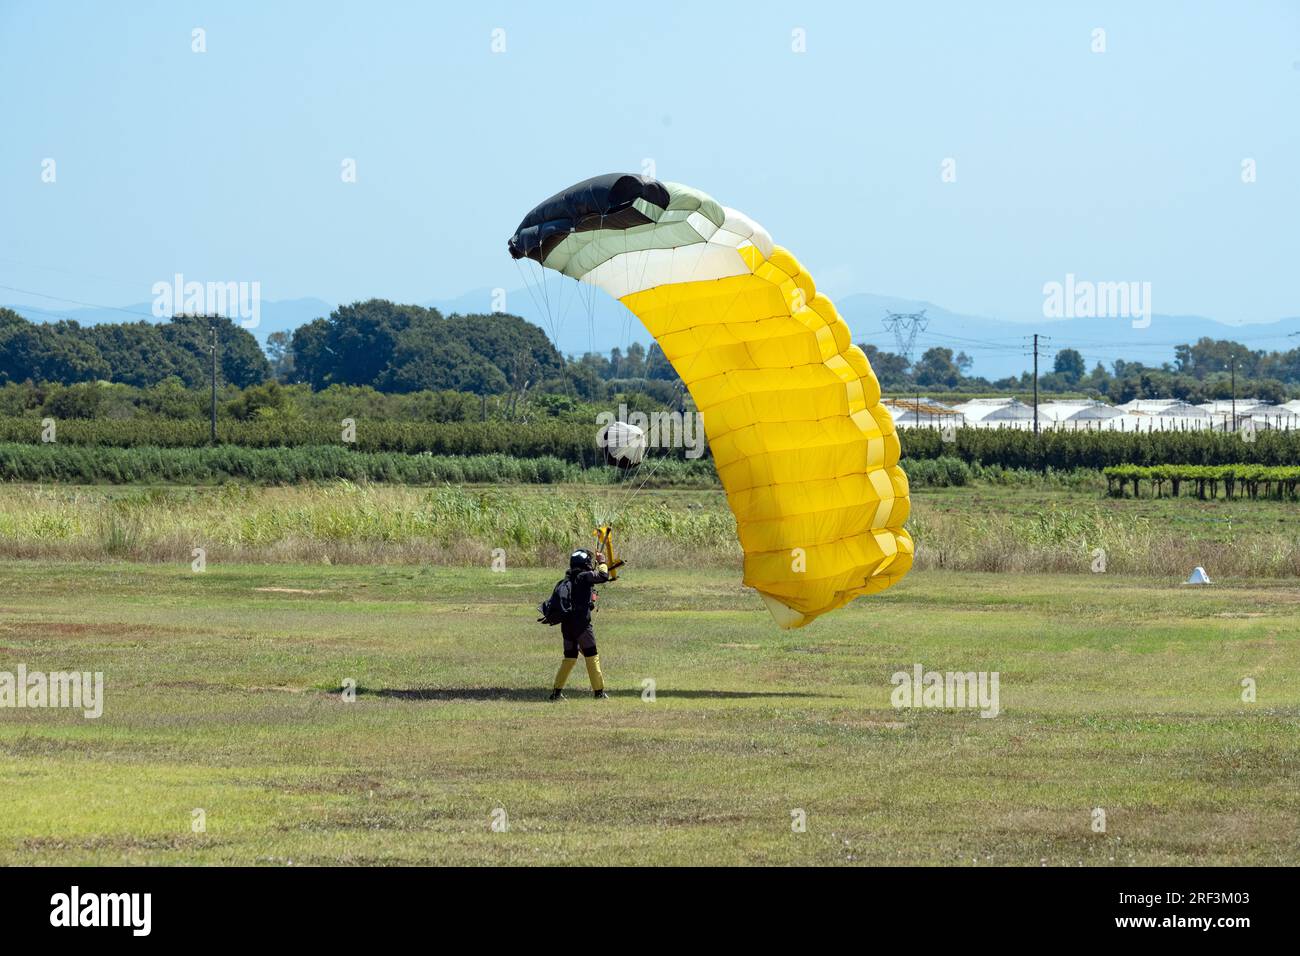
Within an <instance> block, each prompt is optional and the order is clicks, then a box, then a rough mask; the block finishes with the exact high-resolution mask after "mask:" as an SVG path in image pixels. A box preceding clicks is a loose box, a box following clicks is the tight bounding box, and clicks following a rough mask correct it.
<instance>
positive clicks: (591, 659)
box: [547, 548, 610, 700]
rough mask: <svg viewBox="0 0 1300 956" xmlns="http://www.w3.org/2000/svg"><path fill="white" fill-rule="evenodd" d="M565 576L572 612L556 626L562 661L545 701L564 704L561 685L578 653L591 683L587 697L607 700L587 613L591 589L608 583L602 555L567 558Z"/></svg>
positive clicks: (580, 554)
mask: <svg viewBox="0 0 1300 956" xmlns="http://www.w3.org/2000/svg"><path fill="white" fill-rule="evenodd" d="M566 576H567V577H568V579H569V582H570V588H571V590H570V601H571V604H572V610H571V611H570V613H569V614H568V615H566V616H565V618H564V620H563V621H561V622H560V634H561V636H562V637H563V638H564V660H563V661H561V662H560V669H559V670H558V671H556V673H555V687H554V689H553V690H552V691H551V696H550V697H549V698H547V699H548V700H565V699H566V698H565V696H564V693H563V692H564V684H565V682H566V681H567V680H568V679H569V672H570V671H572V670H573V665H574V664H576V663H577V661H578V652H579V651H582V656H583V659H584V661H585V662H586V664H587V677H588V678H589V679H590V680H591V694H592V696H593V697H594V698H595V699H596V700H608V699H609V694H607V693H605V675H604V674H602V673H601V670H600V654H599V653H597V651H596V634H595V632H594V631H593V630H592V626H591V610H592V607H593V605H594V604H595V598H594V594H595V592H594V591H593V588H594V587H595V585H597V584H604V583H605V582H606V581H608V580H610V577H609V568H608V567H607V566H606V564H605V553H604V552H603V551H597V552H596V554H595V556H594V564H593V555H592V553H591V552H590V551H587V550H586V549H585V548H579V549H578V550H577V551H575V552H573V554H571V555H569V570H568V571H567V572H566Z"/></svg>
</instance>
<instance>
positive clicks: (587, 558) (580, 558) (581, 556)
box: [569, 548, 591, 571]
mask: <svg viewBox="0 0 1300 956" xmlns="http://www.w3.org/2000/svg"><path fill="white" fill-rule="evenodd" d="M569 569H570V570H572V571H588V570H590V569H591V552H590V551H585V550H583V549H582V548H579V549H578V550H577V551H575V552H573V554H571V555H569Z"/></svg>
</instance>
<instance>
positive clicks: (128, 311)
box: [0, 285, 154, 319]
mask: <svg viewBox="0 0 1300 956" xmlns="http://www.w3.org/2000/svg"><path fill="white" fill-rule="evenodd" d="M0 289H7V290H8V291H10V292H21V293H22V294H23V295H34V296H36V297H37V298H38V299H50V300H52V301H54V302H68V303H71V304H72V305H80V306H84V307H86V308H88V309H108V310H109V311H111V312H123V313H125V314H126V315H138V316H142V317H144V318H146V319H152V318H154V316H152V315H150V314H149V313H148V312H136V311H135V310H134V309H122V308H119V307H118V306H115V305H103V304H101V303H99V302H82V301H81V300H80V299H69V298H66V297H64V296H60V295H46V294H45V293H44V292H33V291H32V290H31V289H18V288H15V287H14V286H11V285H0Z"/></svg>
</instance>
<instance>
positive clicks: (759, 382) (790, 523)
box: [510, 174, 913, 628]
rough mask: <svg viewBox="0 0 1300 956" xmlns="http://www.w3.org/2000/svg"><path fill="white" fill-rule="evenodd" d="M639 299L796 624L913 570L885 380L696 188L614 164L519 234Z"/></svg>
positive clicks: (529, 252) (584, 276) (741, 522)
mask: <svg viewBox="0 0 1300 956" xmlns="http://www.w3.org/2000/svg"><path fill="white" fill-rule="evenodd" d="M510 252H511V255H513V256H514V257H515V258H524V257H527V258H530V259H535V260H536V261H538V262H540V263H541V264H542V265H543V266H545V267H547V268H550V269H555V270H557V271H559V272H562V273H564V274H566V275H569V276H572V277H573V278H575V279H578V280H580V281H583V282H588V283H591V284H593V285H596V286H599V287H600V288H602V289H604V290H605V291H606V292H608V293H609V294H610V295H612V296H614V297H615V298H617V299H618V300H619V301H621V302H622V303H623V304H624V305H626V306H627V307H628V308H629V309H630V310H631V311H632V312H634V313H635V314H636V315H637V317H638V318H640V320H641V322H642V323H643V324H644V325H645V327H646V329H647V330H648V331H649V332H650V334H651V335H653V336H654V338H655V340H656V341H657V342H658V343H659V346H660V348H662V349H663V352H664V355H665V356H666V357H667V359H668V360H669V361H670V362H672V364H673V367H674V368H675V369H676V370H677V373H678V374H679V375H680V376H681V378H682V381H683V382H684V383H685V384H686V387H687V388H688V389H689V390H690V392H691V395H692V397H693V398H694V399H695V404H696V407H697V408H698V409H699V410H700V411H701V413H702V414H703V418H704V426H705V433H706V435H707V437H708V441H709V446H710V448H711V450H712V453H713V457H714V461H715V463H716V465H717V469H718V475H719V477H720V478H721V480H722V486H723V488H724V489H725V490H726V493H727V501H728V503H729V505H730V506H731V511H732V514H734V515H735V518H736V525H737V529H738V534H739V538H740V544H741V547H742V548H743V549H744V552H745V584H746V585H748V586H749V587H752V588H754V589H755V590H757V591H758V592H759V594H761V595H762V596H763V600H764V601H765V602H766V604H767V607H768V609H769V610H770V611H771V612H772V616H773V617H774V618H775V619H776V621H777V623H778V624H780V625H781V626H782V627H787V628H789V627H801V626H803V625H804V624H807V623H808V622H809V621H811V620H812V619H813V618H815V617H817V616H818V615H821V614H825V613H826V612H827V611H832V610H834V609H836V608H838V607H842V606H843V605H844V604H847V603H848V602H849V601H851V600H853V599H854V598H856V597H857V596H858V595H861V594H872V593H874V592H876V591H882V590H884V589H885V588H887V587H889V586H890V585H891V584H893V583H895V582H896V581H898V580H899V579H900V578H901V577H902V576H903V575H904V574H906V573H907V571H908V569H909V568H910V567H911V566H912V552H913V546H912V539H911V537H910V536H909V535H908V533H907V532H906V531H905V530H903V523H904V522H905V521H906V520H907V515H908V507H909V498H908V486H907V476H906V475H904V474H903V471H902V469H901V468H899V467H898V454H899V445H898V436H897V435H896V434H895V431H894V425H893V420H892V418H891V417H890V415H889V412H888V411H887V410H886V409H885V408H884V407H883V406H882V405H881V404H880V384H879V383H878V382H877V381H876V376H875V373H873V372H872V371H871V366H870V364H869V363H868V362H867V357H866V355H864V354H863V352H862V350H861V349H859V348H858V347H857V346H856V345H854V344H853V342H852V338H851V336H850V333H849V328H848V326H847V325H845V323H844V320H843V319H841V318H840V316H839V314H838V313H837V312H836V311H835V306H834V305H832V304H831V301H830V299H828V298H826V296H824V295H822V294H820V293H819V292H818V291H817V288H816V286H815V285H814V284H813V280H812V277H811V276H809V275H808V273H807V272H805V271H804V269H803V267H802V266H801V265H800V264H799V262H798V261H797V260H796V259H795V258H794V256H792V255H791V254H790V253H789V252H787V251H786V250H785V249H783V248H781V247H780V246H777V245H774V244H773V242H772V239H771V237H770V236H769V235H768V234H767V232H766V231H765V230H764V229H763V228H762V227H761V226H759V225H758V224H757V223H755V222H754V221H753V220H751V219H749V218H747V217H746V216H744V215H743V214H741V213H739V212H737V211H735V210H734V209H728V208H725V207H723V206H720V205H719V204H718V203H717V202H715V201H714V200H713V199H712V198H711V197H709V196H707V195H705V194H704V193H702V192H699V191H698V190H694V189H691V188H689V187H687V186H681V185H678V184H675V183H661V182H659V181H657V180H654V179H646V178H644V177H640V176H632V175H619V174H613V175H610V176H599V177H596V178H595V179H589V180H586V181H585V182H582V183H579V184H577V185H576V186H573V187H571V188H570V189H567V190H565V191H564V192H561V193H558V194H557V195H555V196H553V197H552V198H551V199H549V200H547V201H546V202H544V203H542V204H541V205H539V206H538V207H537V208H536V209H534V210H533V211H532V212H531V213H529V214H528V216H527V217H525V218H524V221H523V222H522V223H521V224H520V226H519V229H518V230H517V231H516V233H515V235H514V236H513V237H512V238H511V240H510Z"/></svg>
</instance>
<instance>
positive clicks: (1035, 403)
mask: <svg viewBox="0 0 1300 956" xmlns="http://www.w3.org/2000/svg"><path fill="white" fill-rule="evenodd" d="M1085 367H1086V366H1085ZM1034 434H1035V435H1037V434H1038V333H1037V332H1035V333H1034Z"/></svg>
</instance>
